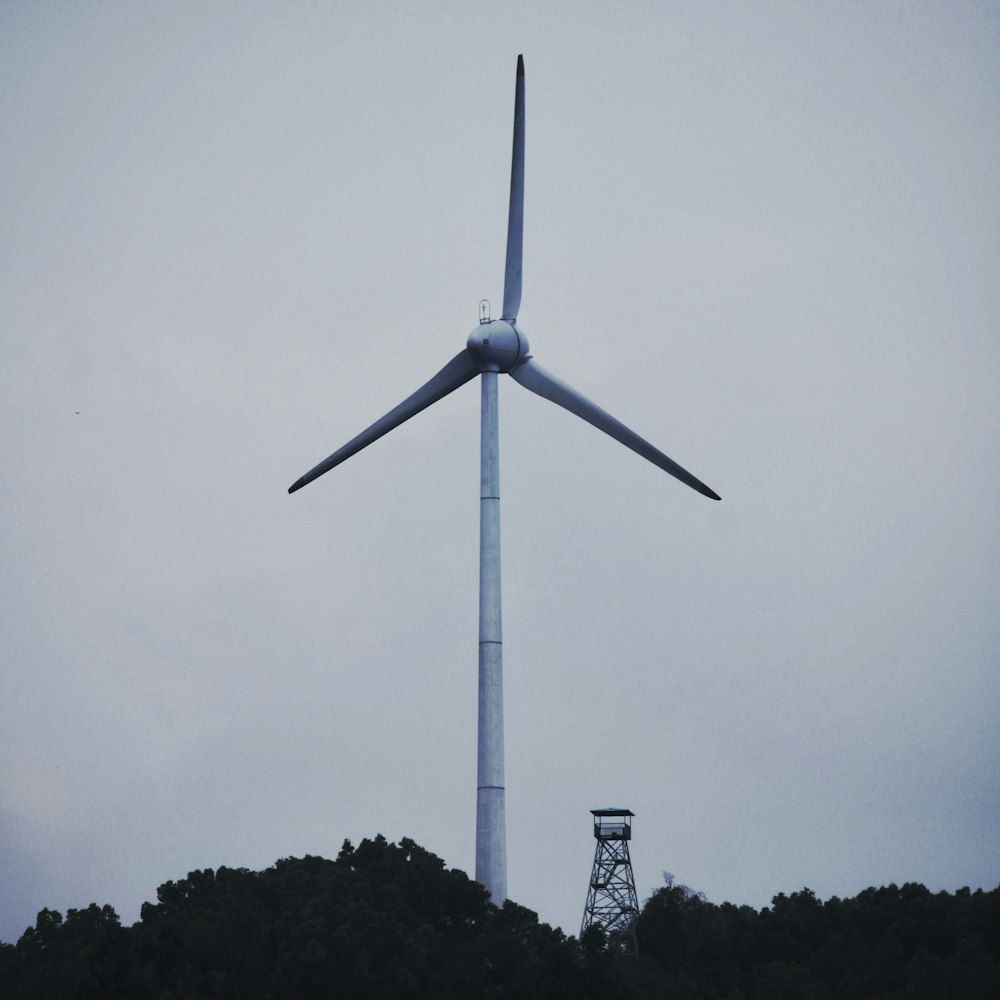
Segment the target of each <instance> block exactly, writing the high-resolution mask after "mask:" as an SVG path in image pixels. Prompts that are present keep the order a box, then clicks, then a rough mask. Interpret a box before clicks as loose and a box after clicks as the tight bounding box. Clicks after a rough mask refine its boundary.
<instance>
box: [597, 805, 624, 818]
mask: <svg viewBox="0 0 1000 1000" xmlns="http://www.w3.org/2000/svg"><path fill="white" fill-rule="evenodd" d="M590 811H591V813H592V814H593V815H594V816H634V815H635V813H634V812H632V810H631V809H615V808H613V807H612V806H607V807H606V808H604V809H591V810H590Z"/></svg>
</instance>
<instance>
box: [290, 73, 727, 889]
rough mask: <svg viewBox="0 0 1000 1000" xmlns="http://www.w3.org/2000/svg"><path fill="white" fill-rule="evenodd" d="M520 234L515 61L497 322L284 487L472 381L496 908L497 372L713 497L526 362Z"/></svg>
mask: <svg viewBox="0 0 1000 1000" xmlns="http://www.w3.org/2000/svg"><path fill="white" fill-rule="evenodd" d="M523 231H524V59H523V58H522V57H521V56H518V57H517V83H516V89H515V92H514V144H513V153H512V156H511V170H510V209H509V215H508V217H507V264H506V270H505V273H504V289H503V315H502V317H501V318H500V319H497V320H491V319H490V318H489V317H488V316H481V317H480V323H479V326H478V327H477V328H476V329H475V330H473V331H472V333H471V334H469V339H468V341H467V343H466V346H465V348H464V349H463V350H461V351H459V353H458V354H456V355H455V357H454V358H452V359H451V361H449V362H448V364H446V365H445V366H444V368H442V369H441V371H439V372H438V373H437V374H436V375H435V376H434V377H433V378H432V379H431V380H430V381H429V382H426V383H425V384H424V385H422V386H421V387H420V388H419V389H417V391H416V392H415V393H413V395H411V396H408V397H407V398H406V399H404V400H403V402H402V403H400V404H399V405H398V406H397V407H395V409H392V410H390V411H389V412H388V413H387V414H386V415H385V416H384V417H381V418H380V419H379V420H376V421H375V423H373V424H372V425H371V426H370V427H369V428H367V430H363V431H362V432H361V433H360V434H359V435H358V436H357V437H355V438H352V439H351V440H350V441H348V442H347V444H345V445H344V446H343V447H342V448H339V449H338V450H337V451H335V452H334V453H333V454H332V455H330V457H329V458H326V459H324V460H323V461H322V462H320V463H319V465H317V466H316V467H315V468H314V469H311V470H310V471H309V472H307V473H306V474H305V475H304V476H303V477H302V478H301V479H299V480H298V481H297V482H295V483H294V484H293V485H292V486H291V487H289V490H288V492H289V493H294V492H295V491H296V490H298V489H301V488H302V487H303V486H305V485H306V484H307V483H311V482H312V481H313V480H314V479H316V478H317V477H319V476H322V475H323V473H324V472H329V471H330V470H331V469H332V468H334V467H335V466H337V465H340V463H341V462H345V461H346V460H347V459H349V458H350V457H351V456H352V455H356V454H357V453H358V452H359V451H361V449H362V448H366V447H367V446H368V445H370V444H371V443H372V442H373V441H377V440H378V439H379V438H380V437H382V436H383V435H384V434H388V433H389V431H391V430H393V428H395V427H398V426H399V425H400V424H401V423H403V422H404V421H406V420H409V419H410V417H412V416H415V415H416V414H417V413H419V412H420V411H421V410H423V409H426V408H427V407H428V406H430V405H431V404H432V403H436V402H437V401H438V400H439V399H442V398H443V397H444V396H447V395H448V393H450V392H453V391H454V390H455V389H457V388H458V387H459V386H462V385H465V383H466V382H469V381H470V380H471V379H473V378H475V377H476V376H477V375H481V376H482V405H481V423H480V434H481V438H480V499H479V738H478V768H477V782H478V790H477V799H476V881H477V882H480V883H481V884H482V885H484V886H485V887H486V889H487V890H488V891H489V893H490V897H491V898H492V900H493V901H494V902H495V903H496V904H497V905H498V906H499V905H501V904H502V903H503V901H504V900H505V899H506V898H507V832H506V820H505V815H504V813H505V810H504V764H503V657H502V648H503V647H502V637H501V629H500V462H499V447H498V414H497V375H498V374H501V373H506V374H508V375H510V377H511V378H513V379H514V381H515V382H518V383H520V384H521V385H522V386H524V388H525V389H529V390H530V391H531V392H534V393H537V394H538V395H539V396H543V397H544V398H545V399H549V400H551V401H552V402H553V403H557V404H558V405H559V406H562V407H564V408H565V409H567V410H569V411H570V413H575V414H576V415H577V416H578V417H582V418H583V419H584V420H586V421H587V422H588V423H591V424H593V425H594V426H595V427H597V428H598V429H600V430H602V431H604V432H605V433H606V434H610V435H611V437H613V438H614V439H615V440H616V441H619V442H621V444H623V445H625V447H626V448H631V449H632V450H633V451H634V452H637V453H638V454H640V455H641V456H642V457H643V458H645V459H648V460H649V461H650V462H652V463H653V464H654V465H656V466H659V468H661V469H663V470H664V471H665V472H669V473H670V475H672V476H674V477H675V478H677V479H679V480H680V481H681V482H682V483H686V484H687V485H688V486H690V487H692V489H696V490H697V491H698V492H699V493H703V494H704V495H705V496H707V497H711V498H712V499H713V500H718V499H720V498H719V496H718V495H717V494H716V493H715V492H713V491H712V490H710V489H709V488H708V487H707V486H706V485H705V484H704V483H703V482H701V481H700V480H698V479H696V478H695V477H694V476H692V475H691V473H690V472H688V471H687V470H686V469H682V468H681V467H680V466H679V465H678V464H677V463H676V462H674V461H673V460H672V459H670V458H667V456H666V455H664V454H663V452H662V451H659V450H658V449H657V448H654V447H653V446H652V445H651V444H650V443H649V442H648V441H645V440H644V439H643V438H641V437H639V435H638V434H636V433H635V432H634V431H632V430H629V428H628V427H626V426H625V425H624V424H623V423H621V422H620V421H619V420H616V419H615V418H614V417H613V416H611V414H610V413H607V412H606V411H604V410H602V409H601V408H600V407H599V406H597V405H596V404H595V403H592V402H591V401H590V400H589V399H587V398H586V397H585V396H582V395H580V393H578V392H577V391H576V390H575V389H572V388H571V387H570V386H568V385H567V384H566V383H565V382H562V381H560V380H559V379H558V378H556V377H555V376H554V375H552V374H550V373H549V372H547V371H546V370H545V369H544V368H543V367H542V366H541V365H540V364H538V362H537V361H535V359H534V358H533V357H532V356H531V354H530V352H529V349H528V340H527V338H526V337H525V335H524V331H523V330H521V329H520V327H518V325H517V313H518V309H519V308H520V305H521V243H522V236H523Z"/></svg>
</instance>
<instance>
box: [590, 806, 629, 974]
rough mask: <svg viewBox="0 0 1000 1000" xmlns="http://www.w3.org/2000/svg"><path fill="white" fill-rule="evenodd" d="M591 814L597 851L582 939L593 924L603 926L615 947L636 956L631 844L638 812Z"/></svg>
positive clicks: (596, 811) (615, 810)
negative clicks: (629, 847) (630, 856)
mask: <svg viewBox="0 0 1000 1000" xmlns="http://www.w3.org/2000/svg"><path fill="white" fill-rule="evenodd" d="M590 811H591V813H592V814H593V817H594V837H595V839H596V840H597V849H596V851H595V852H594V869H593V871H592V872H591V873H590V890H589V892H588V893H587V905H586V906H585V907H584V910H583V923H582V924H581V925H580V934H581V936H582V935H583V932H584V931H585V930H586V929H587V928H588V927H590V926H591V925H592V924H600V925H601V926H602V927H603V928H604V930H605V931H606V932H607V935H608V941H609V942H610V943H611V945H612V946H613V947H617V948H618V949H619V950H621V951H623V952H625V953H627V954H633V955H634V954H636V953H637V951H638V945H637V944H636V940H635V921H636V917H638V916H639V899H638V897H637V896H636V894H635V876H634V875H633V874H632V860H631V858H629V856H628V842H629V841H630V840H631V839H632V817H633V816H634V815H635V813H633V812H632V811H631V810H629V809H591V810H590Z"/></svg>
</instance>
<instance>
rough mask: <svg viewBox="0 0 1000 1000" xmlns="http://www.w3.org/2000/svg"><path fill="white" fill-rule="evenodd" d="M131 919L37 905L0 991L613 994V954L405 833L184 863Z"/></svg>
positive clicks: (98, 994)
mask: <svg viewBox="0 0 1000 1000" xmlns="http://www.w3.org/2000/svg"><path fill="white" fill-rule="evenodd" d="M157 900H158V902H157V903H156V904H150V903H146V904H145V905H144V906H143V908H142V917H141V920H140V921H139V923H137V924H135V926H133V927H131V928H128V929H125V928H122V927H121V926H120V924H119V922H118V917H117V916H116V915H115V913H114V911H113V910H112V909H111V908H110V907H107V906H106V907H104V908H99V907H97V906H91V907H89V908H88V909H86V910H80V911H77V910H70V911H69V913H68V914H67V916H66V920H65V921H63V919H62V916H61V915H60V914H59V913H56V912H54V911H51V910H43V911H42V912H41V913H40V914H39V915H38V921H37V923H36V925H35V927H33V928H29V929H28V930H27V931H25V933H24V934H23V935H22V937H21V939H20V940H19V941H18V942H17V944H16V945H0V997H3V998H4V1000H21V998H24V1000H27V998H31V1000H63V998H65V1000H85V998H104V1000H132V998H136V1000H138V998H142V1000H201V998H214V997H233V998H236V997H238V998H240V1000H255V998H260V1000H286V998H287V1000H292V998H295V1000H311V998H317V1000H318V998H333V997H358V998H373V1000H380V998H385V1000H390V998H391V1000H396V998H409V997H413V998H421V1000H423V998H427V1000H452V998H454V1000H459V998H461V1000H467V998H471V1000H475V998H480V997H482V998H491V1000H493V998H498V1000H501V998H515V997H516V998H519V1000H520V998H527V1000H533V998H538V1000H549V998H552V1000H562V998H566V1000H569V998H574V1000H575V998H580V997H583V998H587V997H596V996H598V995H600V996H601V997H614V996H616V995H622V994H620V993H619V992H618V988H617V987H616V985H615V984H616V983H617V981H618V978H617V977H616V976H615V975H614V961H615V958H614V956H612V955H608V954H606V953H604V952H598V953H595V954H585V953H584V952H583V951H582V950H581V949H580V948H579V946H578V945H577V943H576V941H575V940H574V939H572V938H567V937H566V936H565V935H564V934H563V933H562V932H561V931H559V930H553V929H552V928H551V927H549V926H548V925H547V924H540V923H539V922H538V919H537V917H536V915H535V914H534V913H532V912H531V911H530V910H526V909H524V908H523V907H520V906H517V905H516V904H514V903H510V902H508V903H506V904H505V905H504V906H503V908H502V909H497V908H496V907H495V906H492V905H490V904H489V903H488V901H487V897H486V892H485V890H484V889H483V888H482V886H480V885H478V884H477V883H475V882H473V881H471V880H470V879H469V878H468V877H467V876H466V875H465V874H463V873H462V872H459V871H449V870H446V869H445V867H444V864H443V862H442V861H441V860H440V859H439V858H437V857H435V856H434V855H433V854H430V853H429V852H427V851H425V850H423V849H422V848H420V847H418V846H417V845H416V844H414V843H413V842H412V841H410V840H406V839H404V840H402V841H401V842H400V844H399V845H398V846H397V845H396V844H390V843H387V842H386V841H385V839H384V838H382V837H376V838H375V839H374V840H365V841H363V842H362V843H361V844H360V845H359V846H358V847H357V848H356V849H355V848H353V847H352V846H351V845H350V843H345V844H344V847H343V849H342V850H341V852H340V854H339V856H338V857H337V860H336V861H327V860H324V859H322V858H315V857H306V858H302V859H287V860H284V861H279V862H278V863H277V864H276V865H275V866H274V867H273V868H269V869H267V870H266V871H263V872H252V871H247V870H246V869H231V868H219V869H218V870H217V871H212V870H211V869H206V870H204V871H195V872H191V873H190V874H189V875H188V876H187V878H184V879H181V880H179V881H177V882H167V883H166V884H165V885H162V886H160V888H159V889H158V890H157Z"/></svg>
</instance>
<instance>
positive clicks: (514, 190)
mask: <svg viewBox="0 0 1000 1000" xmlns="http://www.w3.org/2000/svg"><path fill="white" fill-rule="evenodd" d="M523 237H524V57H523V56H518V57H517V84H516V88H515V90H514V146H513V151H512V153H511V157H510V212H509V213H508V215H507V268H506V271H505V272H504V282H503V317H502V318H503V319H507V320H510V321H511V322H512V323H513V322H514V320H516V319H517V311H518V309H520V308H521V244H522V242H523Z"/></svg>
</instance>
